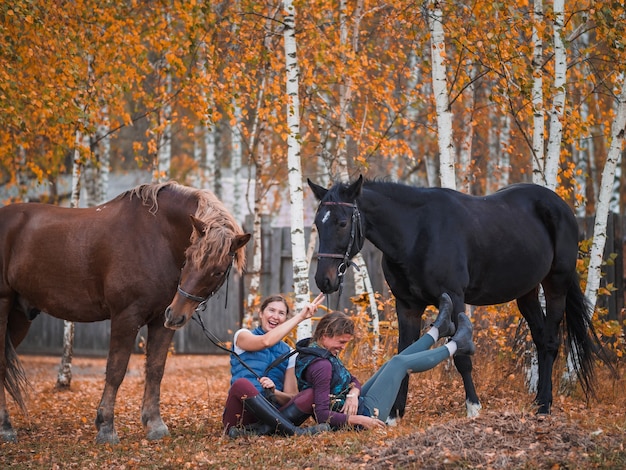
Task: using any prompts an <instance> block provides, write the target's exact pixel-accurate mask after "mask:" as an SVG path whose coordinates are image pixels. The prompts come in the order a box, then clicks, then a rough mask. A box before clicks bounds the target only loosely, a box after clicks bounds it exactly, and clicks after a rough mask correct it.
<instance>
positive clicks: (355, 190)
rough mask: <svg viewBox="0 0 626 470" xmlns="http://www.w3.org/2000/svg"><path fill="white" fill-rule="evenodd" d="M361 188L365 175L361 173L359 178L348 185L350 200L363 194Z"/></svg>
mask: <svg viewBox="0 0 626 470" xmlns="http://www.w3.org/2000/svg"><path fill="white" fill-rule="evenodd" d="M361 188H363V175H359V178H358V179H357V180H356V181H355V182H354V183H352V184H351V185H350V186H348V189H347V190H346V197H347V198H348V199H349V200H351V201H354V200H355V199H356V198H358V197H359V196H360V195H361Z"/></svg>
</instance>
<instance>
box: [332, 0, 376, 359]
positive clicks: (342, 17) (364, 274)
mask: <svg viewBox="0 0 626 470" xmlns="http://www.w3.org/2000/svg"><path fill="white" fill-rule="evenodd" d="M346 4H347V0H341V1H340V2H339V24H340V40H341V44H342V45H343V46H344V47H347V43H348V17H347V15H346V8H347V5H346ZM362 11H363V0H358V1H357V4H356V7H355V11H354V23H353V31H352V49H353V52H354V53H355V54H356V53H357V51H358V47H359V43H358V38H359V26H360V20H361V13H362ZM351 103H352V76H351V75H347V76H345V77H344V80H343V84H340V85H339V113H340V114H339V128H340V130H341V135H340V136H339V141H338V144H339V145H338V146H337V171H336V173H337V174H338V175H339V178H340V179H341V180H343V181H347V180H348V179H349V178H350V175H349V173H348V157H347V153H348V152H347V149H348V135H347V132H346V129H347V127H348V113H349V112H350V107H351ZM354 262H355V264H356V265H357V269H355V270H354V271H353V272H354V287H355V294H356V295H360V294H362V293H364V292H365V293H367V297H368V299H369V303H370V319H371V328H372V334H373V336H374V352H377V351H378V349H379V337H380V327H379V315H378V307H377V304H376V296H375V295H374V289H373V288H372V282H371V280H370V275H369V271H368V269H367V265H366V263H365V260H364V259H363V255H361V253H357V255H356V256H355V257H354ZM372 358H373V359H375V358H374V357H372Z"/></svg>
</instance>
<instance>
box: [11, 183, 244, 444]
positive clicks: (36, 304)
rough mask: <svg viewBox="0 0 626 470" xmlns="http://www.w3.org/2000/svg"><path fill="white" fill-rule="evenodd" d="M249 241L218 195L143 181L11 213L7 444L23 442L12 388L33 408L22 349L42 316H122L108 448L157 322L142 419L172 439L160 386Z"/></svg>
mask: <svg viewBox="0 0 626 470" xmlns="http://www.w3.org/2000/svg"><path fill="white" fill-rule="evenodd" d="M249 239H250V235H249V234H244V233H243V231H242V229H241V227H240V226H239V225H238V224H237V222H236V221H235V219H234V218H233V217H232V215H231V214H229V213H228V211H227V210H226V209H225V207H224V205H223V204H222V203H221V202H220V201H219V200H218V199H217V198H216V197H215V196H214V195H213V194H212V193H211V192H209V191H203V190H197V189H193V188H189V187H185V186H181V185H179V184H176V183H173V182H168V183H163V184H148V185H142V186H138V187H136V188H134V189H132V190H130V191H127V192H125V193H123V194H120V195H119V196H118V197H116V198H115V199H113V200H111V201H109V202H106V203H104V204H102V205H100V206H97V207H93V208H88V209H68V208H61V207H57V206H50V205H44V204H32V203H27V204H12V205H8V206H5V207H2V208H0V385H2V386H0V439H3V440H5V441H15V440H16V439H17V435H16V432H15V430H14V429H13V428H12V426H11V422H10V420H9V415H8V412H7V406H6V396H5V388H6V390H7V391H8V392H9V394H10V395H11V396H12V397H13V399H14V400H15V402H16V403H17V404H18V406H20V407H21V408H22V409H23V410H24V411H25V406H24V400H23V391H24V386H25V385H27V382H26V380H25V375H24V371H23V369H22V368H21V365H20V363H19V360H18V357H17V354H16V353H15V349H14V348H15V347H17V345H18V344H19V343H20V342H21V341H22V340H23V339H24V337H25V336H26V333H27V331H28V329H29V326H30V323H31V321H32V320H33V318H34V317H36V316H37V314H38V313H39V312H45V313H48V314H50V315H53V316H55V317H57V318H61V319H65V320H70V321H74V322H92V321H99V320H105V319H110V320H111V342H110V347H109V356H108V359H107V367H106V381H105V385H104V391H103V393H102V399H101V401H100V404H99V406H98V409H97V413H96V422H95V424H96V428H97V429H98V434H97V437H96V441H97V442H98V443H105V442H109V443H116V442H118V441H119V439H118V437H117V433H116V431H115V427H114V422H113V416H114V407H115V398H116V395H117V391H118V388H119V386H120V384H121V383H122V380H123V378H124V375H125V373H126V369H127V366H128V360H129V357H130V353H131V351H132V348H133V345H134V341H135V337H136V335H137V332H138V331H139V329H140V328H141V327H142V326H143V325H147V327H148V341H147V350H146V377H145V389H144V397H143V403H142V408H141V420H142V422H143V424H144V426H145V428H146V435H147V438H148V439H160V438H162V437H164V436H166V435H168V434H169V431H168V429H167V426H166V425H165V423H163V420H162V419H161V412H160V387H161V379H162V377H163V371H164V368H165V361H166V358H167V350H168V347H169V345H170V343H171V341H172V337H173V335H174V330H175V329H178V328H180V327H182V326H183V325H184V324H185V323H186V322H187V321H188V320H189V318H190V317H191V315H193V313H194V311H195V310H196V309H197V308H198V306H199V304H201V303H202V302H204V301H205V300H207V299H208V298H209V297H210V296H211V295H212V294H213V293H215V292H216V291H217V290H218V289H219V288H220V287H221V285H222V283H223V282H224V280H225V279H226V277H227V276H228V272H229V270H230V267H231V266H234V267H235V269H236V270H237V271H239V272H240V273H241V271H242V269H243V265H244V263H245V252H244V250H243V247H244V245H245V244H246V243H247V242H248V240H249Z"/></svg>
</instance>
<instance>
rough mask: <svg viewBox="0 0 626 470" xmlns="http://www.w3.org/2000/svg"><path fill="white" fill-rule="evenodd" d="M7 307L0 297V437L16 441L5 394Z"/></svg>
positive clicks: (5, 301)
mask: <svg viewBox="0 0 626 470" xmlns="http://www.w3.org/2000/svg"><path fill="white" fill-rule="evenodd" d="M7 325H8V307H7V300H6V299H0V439H2V440H3V441H5V442H16V441H17V433H16V432H15V430H14V429H13V426H12V425H11V420H10V419H9V411H8V410H7V401H6V394H5V386H4V384H5V383H6V376H7V366H8V359H7V355H6V351H7V341H10V339H9V337H8V332H7Z"/></svg>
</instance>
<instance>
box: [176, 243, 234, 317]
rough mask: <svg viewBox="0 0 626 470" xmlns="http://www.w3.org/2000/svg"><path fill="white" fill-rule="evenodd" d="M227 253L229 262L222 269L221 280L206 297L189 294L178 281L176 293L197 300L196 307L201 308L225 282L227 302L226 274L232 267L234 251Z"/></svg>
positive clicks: (193, 300)
mask: <svg viewBox="0 0 626 470" xmlns="http://www.w3.org/2000/svg"><path fill="white" fill-rule="evenodd" d="M228 255H229V256H230V263H229V264H228V267H227V268H226V271H224V275H223V276H222V280H221V281H220V283H219V284H218V285H217V286H216V287H215V289H213V291H212V292H211V293H209V295H207V296H206V297H200V296H199V295H193V294H190V293H189V292H186V291H185V290H183V288H182V287H180V281H179V283H178V286H177V287H176V290H177V291H178V293H179V294H180V295H182V296H183V297H185V298H186V299H188V300H191V301H192V302H198V303H199V304H200V305H198V307H197V308H196V309H199V308H201V307H202V306H204V304H205V303H206V302H207V300H209V299H210V298H211V297H213V296H214V295H215V293H216V292H217V291H218V290H220V289H221V287H222V286H223V285H224V282H226V292H227V294H226V302H228V282H227V281H228V275H229V274H230V269H231V268H232V267H233V261H234V260H235V253H232V252H231V253H228Z"/></svg>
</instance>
